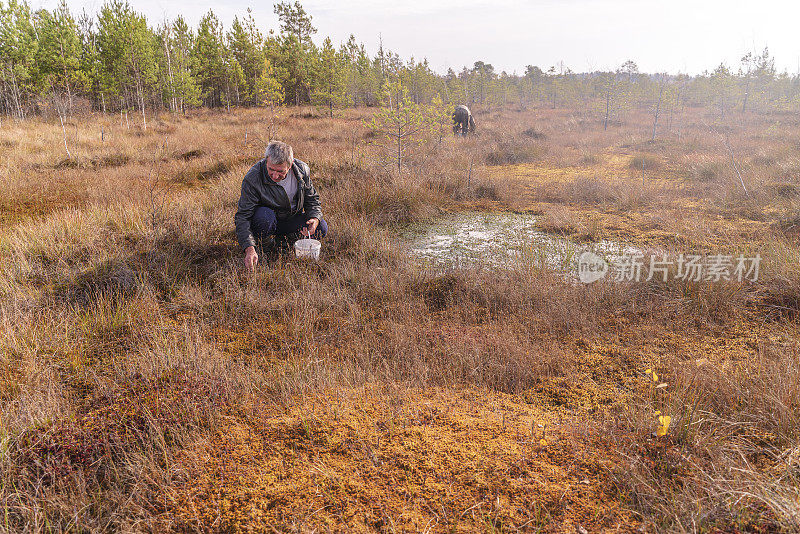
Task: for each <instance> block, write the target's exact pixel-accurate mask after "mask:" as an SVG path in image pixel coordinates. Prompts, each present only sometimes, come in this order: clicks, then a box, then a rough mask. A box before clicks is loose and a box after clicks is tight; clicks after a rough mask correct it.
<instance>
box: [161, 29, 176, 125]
mask: <svg viewBox="0 0 800 534" xmlns="http://www.w3.org/2000/svg"><path fill="white" fill-rule="evenodd" d="M168 42H169V31H167V35H166V36H165V39H164V52H165V53H166V55H167V73H168V75H169V93H170V105H171V106H172V112H173V113H175V112H177V111H178V101H177V99H176V98H175V78H174V77H173V76H172V59H171V57H170V54H169V45H168Z"/></svg>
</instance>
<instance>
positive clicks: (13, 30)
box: [0, 0, 38, 120]
mask: <svg viewBox="0 0 800 534" xmlns="http://www.w3.org/2000/svg"><path fill="white" fill-rule="evenodd" d="M37 48H38V41H37V39H36V32H35V30H34V27H33V24H32V23H31V13H30V7H29V6H28V4H27V3H26V2H23V3H21V4H20V3H18V2H17V0H10V1H9V3H8V5H7V6H4V5H3V4H2V3H1V2H0V81H2V84H3V89H2V91H3V93H2V97H3V107H4V108H5V110H6V113H8V114H13V115H14V116H16V117H17V118H18V119H20V120H22V119H24V118H25V107H26V104H27V100H28V97H29V95H30V94H31V93H32V92H33V89H34V84H35V81H36V75H37V68H36V50H37Z"/></svg>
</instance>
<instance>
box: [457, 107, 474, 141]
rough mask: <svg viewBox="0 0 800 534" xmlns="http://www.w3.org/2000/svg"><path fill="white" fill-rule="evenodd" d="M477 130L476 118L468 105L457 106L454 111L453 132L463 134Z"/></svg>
mask: <svg viewBox="0 0 800 534" xmlns="http://www.w3.org/2000/svg"><path fill="white" fill-rule="evenodd" d="M468 131H469V132H474V131H475V119H473V118H472V113H470V112H469V108H468V107H467V106H457V107H456V110H455V111H454V112H453V133H454V134H456V135H459V134H461V135H462V136H465V135H467V132H468Z"/></svg>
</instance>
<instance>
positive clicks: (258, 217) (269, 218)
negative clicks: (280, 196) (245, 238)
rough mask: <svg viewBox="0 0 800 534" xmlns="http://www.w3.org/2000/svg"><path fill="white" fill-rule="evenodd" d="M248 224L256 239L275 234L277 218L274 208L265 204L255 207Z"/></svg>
mask: <svg viewBox="0 0 800 534" xmlns="http://www.w3.org/2000/svg"><path fill="white" fill-rule="evenodd" d="M250 225H251V228H252V229H253V235H254V236H255V237H256V239H264V238H265V237H267V236H270V235H275V229H276V228H277V225H278V218H277V217H276V215H275V211H274V210H272V209H270V208H268V207H266V206H260V207H258V208H256V211H255V212H254V213H253V218H252V219H251V222H250Z"/></svg>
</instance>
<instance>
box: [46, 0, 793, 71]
mask: <svg viewBox="0 0 800 534" xmlns="http://www.w3.org/2000/svg"><path fill="white" fill-rule="evenodd" d="M56 2H57V0H32V2H31V5H32V7H34V8H38V7H45V8H48V9H52V8H53V7H55V5H56ZM67 2H68V4H69V6H70V8H71V9H72V10H73V13H76V14H77V13H79V12H80V11H81V10H83V9H86V10H87V11H88V12H89V13H96V12H97V10H98V9H99V8H100V6H101V5H102V3H103V1H102V0H67ZM130 3H131V5H132V6H133V8H134V9H135V10H136V11H138V12H140V13H144V14H145V15H146V16H147V18H148V20H149V22H150V24H151V25H155V24H157V23H158V22H160V21H162V20H163V19H164V18H165V17H166V18H167V19H173V18H174V17H175V16H177V15H179V14H181V15H183V16H184V18H185V19H186V20H187V22H188V23H189V24H190V25H192V26H194V27H195V28H196V26H197V22H198V21H199V20H200V17H202V15H203V14H204V13H206V12H207V11H208V10H209V9H213V10H214V12H215V13H216V15H217V17H219V18H220V20H221V21H222V22H223V23H224V24H225V26H226V28H227V27H228V26H229V24H230V22H231V21H232V20H233V17H234V15H237V14H239V15H243V14H244V13H245V12H246V10H247V8H248V7H250V8H252V10H253V15H254V17H255V19H256V21H257V22H258V24H259V26H260V27H261V28H262V30H267V29H269V28H275V29H277V17H276V16H275V15H274V13H273V10H272V2H258V3H255V2H250V1H247V0H228V1H227V2H224V3H222V4H220V3H219V2H217V1H213V0H192V1H186V0H130ZM301 3H302V4H303V6H304V8H305V9H306V11H308V13H309V14H310V15H311V16H312V17H313V24H314V25H315V26H316V27H317V29H318V33H317V35H316V36H315V41H316V42H317V43H319V42H321V41H322V39H324V37H325V36H330V37H331V38H332V39H333V41H334V43H336V44H339V43H340V42H343V41H346V40H347V38H348V36H349V35H350V34H351V33H352V34H354V35H355V36H356V39H357V40H358V41H359V42H363V43H364V44H365V45H366V46H367V49H368V50H369V51H370V53H374V52H375V50H377V47H378V40H379V36H381V37H382V38H383V43H384V46H385V47H386V48H388V49H390V50H392V51H394V52H397V53H398V54H400V56H401V57H403V58H404V59H408V58H409V57H411V56H413V57H414V58H416V59H422V58H424V57H427V58H428V60H429V62H430V64H431V66H432V67H433V68H434V69H435V70H437V71H439V72H445V71H446V70H447V68H448V67H453V68H454V69H455V70H460V68H461V67H462V66H464V65H468V66H471V65H472V64H473V63H474V62H475V61H477V60H481V61H485V62H487V63H491V64H492V65H494V67H495V70H496V71H497V72H500V71H501V70H505V71H507V72H509V73H512V72H517V73H522V72H524V70H525V66H526V65H537V66H539V67H541V68H542V69H543V70H547V68H548V67H550V66H551V65H558V64H559V63H560V62H562V61H563V64H564V65H565V66H567V67H569V68H570V69H572V70H573V71H576V72H586V71H591V70H596V69H601V70H609V69H614V68H617V67H619V65H621V64H622V63H623V62H624V61H625V60H627V59H632V60H634V61H635V62H636V63H637V64H638V65H639V68H640V70H642V71H644V72H656V71H667V72H672V73H677V72H684V73H689V74H696V73H700V72H702V71H704V70H707V69H708V70H713V69H714V68H715V67H716V66H717V65H719V64H720V63H721V62H725V63H726V64H727V65H728V66H730V67H734V68H738V66H739V59H740V58H741V56H742V55H744V54H745V53H746V52H748V51H752V50H754V49H755V50H757V51H759V52H760V51H761V50H763V48H764V46H769V49H770V53H771V55H772V56H773V57H775V59H776V61H775V65H776V67H777V68H778V70H787V71H789V72H790V73H792V74H794V73H796V72H798V70H799V68H800V39H799V38H798V37H797V36H798V34H799V33H800V32H798V29H797V26H798V24H799V23H800V2H797V1H777V0H760V1H743V0H691V1H690V0H661V1H658V2H656V1H652V0H561V1H557V0H528V1H518V2H514V1H509V0H491V1H487V0H460V1H455V0H376V1H368V0H349V1H341V0H307V1H305V2H301ZM265 33H266V31H265Z"/></svg>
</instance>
